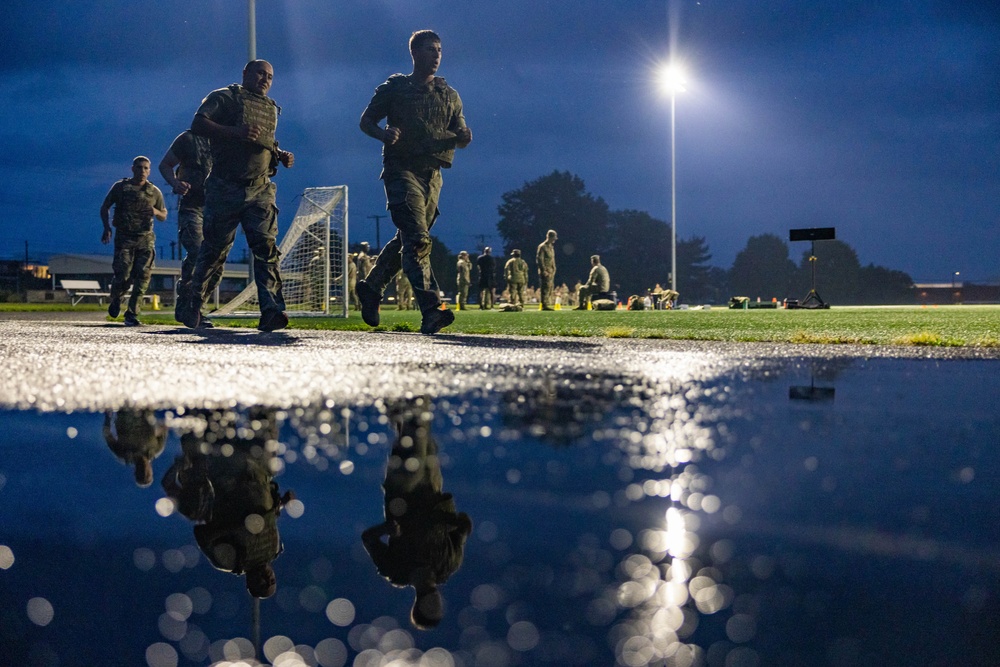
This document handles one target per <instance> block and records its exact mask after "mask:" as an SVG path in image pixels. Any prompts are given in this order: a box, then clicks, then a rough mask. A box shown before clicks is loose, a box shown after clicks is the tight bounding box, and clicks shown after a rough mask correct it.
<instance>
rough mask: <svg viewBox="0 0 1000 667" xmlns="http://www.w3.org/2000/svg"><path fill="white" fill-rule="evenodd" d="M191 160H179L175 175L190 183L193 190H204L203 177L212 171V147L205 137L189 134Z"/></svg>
mask: <svg viewBox="0 0 1000 667" xmlns="http://www.w3.org/2000/svg"><path fill="white" fill-rule="evenodd" d="M190 140H191V147H190V148H191V155H192V157H193V159H192V160H181V162H180V165H179V167H178V170H177V175H178V176H179V177H180V179H181V180H182V181H185V182H187V183H190V184H191V188H192V189H194V190H204V187H205V179H206V178H208V174H209V172H210V171H212V148H211V145H210V144H209V143H208V139H207V138H206V137H200V136H198V135H197V134H193V133H192V134H191V136H190Z"/></svg>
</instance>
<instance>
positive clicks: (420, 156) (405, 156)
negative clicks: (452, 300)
mask: <svg viewBox="0 0 1000 667" xmlns="http://www.w3.org/2000/svg"><path fill="white" fill-rule="evenodd" d="M363 116H367V117H370V118H373V119H374V120H375V121H376V122H379V121H381V120H382V119H383V118H387V119H388V123H389V125H391V126H393V127H397V128H399V129H400V138H399V140H398V141H397V142H396V143H394V144H391V145H385V144H383V147H382V156H383V160H382V163H383V169H382V175H381V179H382V182H383V184H384V185H385V197H386V208H387V209H388V210H389V213H390V214H391V216H392V223H393V224H394V225H395V226H396V235H395V236H393V238H392V239H391V240H390V241H389V242H388V243H386V244H385V247H384V248H383V249H382V251H381V252H380V253H379V255H378V258H377V259H376V261H375V266H374V267H372V270H371V272H370V273H369V274H368V276H367V277H366V279H365V280H366V282H367V284H368V285H369V286H370V287H371V288H372V289H373V290H375V291H376V292H378V293H379V294H381V293H382V292H384V291H385V288H386V287H387V286H388V284H389V281H390V280H392V278H393V276H395V275H396V272H397V271H399V270H400V268H402V270H403V271H405V272H406V277H407V278H409V280H410V283H411V284H412V285H413V293H414V296H415V297H416V301H417V305H418V306H419V308H420V311H421V312H422V313H427V312H428V311H432V310H435V309H437V308H438V307H439V306H440V304H441V299H440V297H439V296H438V293H439V287H438V283H437V279H436V278H435V277H434V272H433V271H432V270H431V261H430V258H431V235H430V230H431V227H433V225H434V222H435V220H436V219H437V216H438V213H439V211H438V198H439V196H440V194H441V182H442V181H441V169H442V168H444V169H447V168H450V167H451V163H452V161H453V160H454V157H455V146H456V139H455V132H456V131H457V130H460V129H463V128H465V117H464V116H463V115H462V100H461V98H460V97H459V95H458V92H456V91H455V89H454V88H452V87H451V86H449V85H448V83H447V82H446V81H445V80H444V79H442V78H441V77H434V79H433V81H432V82H431V83H429V84H423V83H420V82H418V81H414V80H413V78H412V77H411V76H407V75H403V74H394V75H392V76H391V77H389V79H388V80H387V81H386V82H385V83H383V84H381V85H380V86H378V88H376V89H375V95H374V96H373V97H372V99H371V101H370V102H369V103H368V107H367V108H366V109H365V112H364V114H363Z"/></svg>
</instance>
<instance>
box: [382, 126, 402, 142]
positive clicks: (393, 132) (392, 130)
mask: <svg viewBox="0 0 1000 667" xmlns="http://www.w3.org/2000/svg"><path fill="white" fill-rule="evenodd" d="M383 132H384V134H383V135H382V143H384V144H385V145H386V146H392V145H393V144H394V143H396V142H397V141H399V135H400V134H401V132H400V130H399V128H398V127H393V126H392V125H386V126H385V130H383Z"/></svg>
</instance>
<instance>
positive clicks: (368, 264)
mask: <svg viewBox="0 0 1000 667" xmlns="http://www.w3.org/2000/svg"><path fill="white" fill-rule="evenodd" d="M373 266H375V260H373V259H372V256H371V255H369V254H368V252H367V251H366V250H361V251H360V252H359V253H358V275H360V276H361V279H362V280H364V279H365V278H367V277H368V272H369V271H371V270H372V267H373Z"/></svg>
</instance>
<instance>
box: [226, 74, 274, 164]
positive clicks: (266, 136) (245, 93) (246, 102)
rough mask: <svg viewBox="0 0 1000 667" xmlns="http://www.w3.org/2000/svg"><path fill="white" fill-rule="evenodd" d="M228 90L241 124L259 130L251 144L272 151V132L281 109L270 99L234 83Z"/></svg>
mask: <svg viewBox="0 0 1000 667" xmlns="http://www.w3.org/2000/svg"><path fill="white" fill-rule="evenodd" d="M229 90H230V91H231V92H232V93H233V99H235V100H236V101H237V102H238V103H239V105H240V112H241V114H242V119H243V120H242V122H243V124H244V125H247V126H256V127H257V128H259V129H260V136H258V137H257V139H255V140H254V141H253V143H255V144H258V145H260V146H263V147H264V148H266V149H268V150H270V151H273V150H274V147H275V146H274V132H275V130H277V129H278V114H280V113H281V108H280V107H279V106H278V105H277V103H276V102H275V101H274V100H272V99H271V98H270V97H265V96H264V95H258V94H257V93H254V92H252V91H249V90H247V89H246V88H244V87H243V86H240V85H237V84H235V83H234V84H232V85H231V86H229Z"/></svg>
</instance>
